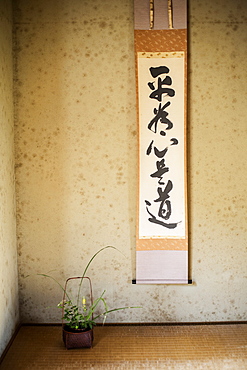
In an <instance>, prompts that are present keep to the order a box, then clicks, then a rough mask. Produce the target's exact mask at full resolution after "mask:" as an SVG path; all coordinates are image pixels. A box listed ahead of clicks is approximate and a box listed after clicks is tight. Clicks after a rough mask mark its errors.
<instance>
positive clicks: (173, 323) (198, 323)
mask: <svg viewBox="0 0 247 370" xmlns="http://www.w3.org/2000/svg"><path fill="white" fill-rule="evenodd" d="M241 324H247V321H198V322H163V323H156V322H146V323H143V322H141V323H139V322H133V323H132V322H131V323H127V322H126V323H105V324H101V323H99V324H97V325H96V326H195V325H241ZM20 326H62V324H61V323H23V324H21V325H20Z"/></svg>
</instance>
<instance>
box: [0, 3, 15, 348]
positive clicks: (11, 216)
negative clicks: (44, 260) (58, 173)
mask: <svg viewBox="0 0 247 370" xmlns="http://www.w3.org/2000/svg"><path fill="white" fill-rule="evenodd" d="M12 97H13V70H12V9H11V1H8V0H5V1H0V322H1V325H0V355H1V354H2V352H3V350H4V348H5V347H6V345H7V343H8V342H9V340H10V338H11V336H12V334H13V332H14V330H15V328H16V325H17V324H18V322H19V305H18V276H17V251H16V222H15V218H16V214H15V181H14V159H15V157H14V116H13V98H12Z"/></svg>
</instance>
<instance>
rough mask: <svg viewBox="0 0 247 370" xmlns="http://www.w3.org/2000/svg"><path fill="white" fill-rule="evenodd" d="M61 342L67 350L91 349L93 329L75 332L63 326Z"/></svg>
mask: <svg viewBox="0 0 247 370" xmlns="http://www.w3.org/2000/svg"><path fill="white" fill-rule="evenodd" d="M62 330H63V341H64V344H65V347H66V348H67V349H72V348H91V347H92V346H93V329H89V330H76V329H71V328H70V327H68V326H66V325H64V326H63V327H62Z"/></svg>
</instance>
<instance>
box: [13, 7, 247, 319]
mask: <svg viewBox="0 0 247 370" xmlns="http://www.w3.org/2000/svg"><path fill="white" fill-rule="evenodd" d="M14 4H15V8H14V21H15V37H16V44H15V53H16V65H15V81H16V84H15V89H16V90H15V93H16V107H15V108H16V118H17V119H16V166H17V171H16V176H17V199H18V211H17V213H18V215H17V216H18V218H17V220H18V240H19V247H18V254H19V272H20V304H21V316H22V320H23V321H24V322H54V321H59V320H60V312H59V311H58V310H57V308H56V307H55V306H56V304H57V302H58V301H60V300H61V292H59V290H58V289H57V288H56V286H55V284H53V282H51V281H48V280H47V279H44V278H42V277H40V276H35V275H33V276H32V277H31V278H30V277H29V278H25V276H26V275H29V274H35V273H47V272H49V271H50V270H54V271H53V272H52V274H53V276H54V277H56V278H57V279H59V281H63V279H64V278H65V277H68V276H70V275H77V274H80V273H81V271H82V268H83V267H84V266H85V264H86V262H87V261H88V259H89V258H90V256H91V255H92V254H93V253H94V252H95V251H97V250H98V248H100V247H101V246H104V245H107V244H112V245H114V246H116V247H117V248H119V249H120V250H121V251H122V252H123V253H124V254H125V256H126V258H124V257H123V256H122V255H121V254H119V253H117V252H116V251H112V250H107V251H106V253H105V254H102V255H101V256H98V258H97V260H95V264H94V266H93V267H92V268H91V269H90V271H89V274H90V276H91V277H92V279H93V284H94V292H95V296H97V293H99V292H102V290H103V289H106V291H107V292H106V298H107V299H108V303H109V305H110V307H112V306H122V305H126V304H127V305H128V304H130V305H142V306H143V309H142V310H133V311H131V312H125V311H121V312H118V313H116V314H115V315H112V316H111V317H110V316H109V318H108V321H112V322H124V321H125V322H181V321H187V322H189V321H225V320H246V319H247V317H246V291H247V289H246V288H247V284H246V281H247V276H246V252H247V251H246V239H247V227H246V203H247V201H246V195H245V190H246V176H247V175H246V174H247V171H246V155H247V148H246V145H245V143H246V138H247V132H246V128H247V125H246V117H247V110H246V94H247V89H246V77H247V76H246V71H247V68H246V67H247V65H246V52H247V50H246V49H247V43H246V41H247V32H246V31H247V5H246V2H245V1H244V0H242V1H235V2H234V6H233V3H232V1H230V0H228V1H226V0H224V1H223V0H218V1H212V0H211V1H206V2H205V1H204V0H191V1H190V2H189V4H190V6H189V27H190V32H189V49H190V65H189V78H190V85H189V122H188V126H189V127H188V128H189V129H188V160H189V167H188V172H189V173H188V177H189V225H190V275H191V277H192V278H193V280H194V284H193V285H192V286H163V285H161V286H159V285H157V286H142V285H132V284H131V279H132V278H135V227H136V221H135V220H136V197H137V132H136V113H135V72H134V50H133V1H132V0H124V1H123V0H114V1H110V0H106V1H101V0H93V1H92V0H90V1H89V0H88V1H81V0H71V1H65V0H63V1H61V0H60V1H58V0H52V1H51V0H43V1H42V2H37V1H34V0H28V1H27V0H25V1H24V0H16V1H15V2H14ZM48 306H49V308H47V307H48Z"/></svg>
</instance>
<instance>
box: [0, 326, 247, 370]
mask: <svg viewBox="0 0 247 370" xmlns="http://www.w3.org/2000/svg"><path fill="white" fill-rule="evenodd" d="M94 338H95V339H94V345H93V348H92V349H72V350H66V349H65V347H64V345H63V342H62V339H61V327H60V326H50V325H49V326H22V327H21V328H20V330H19V332H18V334H17V336H16V338H15V340H14V342H13V343H12V345H11V347H10V349H9V350H8V352H7V354H6V356H5V357H4V359H3V361H2V363H1V365H0V369H1V370H6V369H8V370H18V369H23V370H29V369H30V370H36V369H47V370H49V369H114V370H115V369H144V368H145V369H179V370H180V369H181V370H187V369H203V370H204V369H210V370H212V369H217V370H220V369H227V370H229V369H230V370H239V369H245V370H246V369H247V324H245V323H244V324H226V325H222V324H221V325H151V326H150V325H147V326H144V325H121V326H111V325H110V326H104V327H102V326H99V327H96V328H95V329H94Z"/></svg>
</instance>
